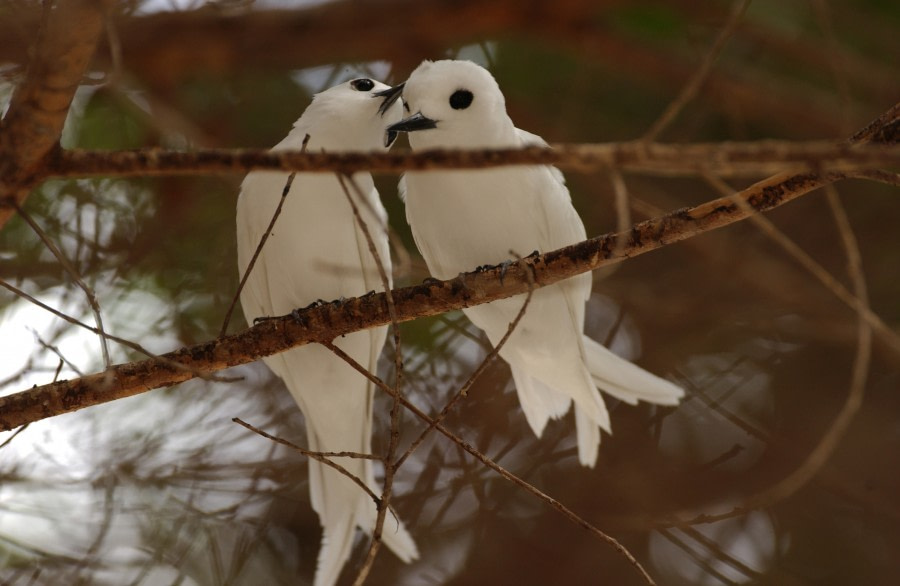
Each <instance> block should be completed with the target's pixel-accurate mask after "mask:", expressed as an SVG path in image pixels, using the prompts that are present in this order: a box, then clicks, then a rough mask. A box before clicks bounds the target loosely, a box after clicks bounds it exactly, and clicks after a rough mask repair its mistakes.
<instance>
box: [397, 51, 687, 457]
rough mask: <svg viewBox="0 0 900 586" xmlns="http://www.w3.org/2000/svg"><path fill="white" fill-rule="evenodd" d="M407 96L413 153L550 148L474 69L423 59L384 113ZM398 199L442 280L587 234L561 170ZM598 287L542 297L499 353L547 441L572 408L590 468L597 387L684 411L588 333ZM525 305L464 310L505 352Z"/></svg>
mask: <svg viewBox="0 0 900 586" xmlns="http://www.w3.org/2000/svg"><path fill="white" fill-rule="evenodd" d="M401 90H402V96H403V100H404V101H405V104H404V105H405V107H406V108H407V110H408V111H409V112H411V113H413V114H412V115H411V116H409V117H408V118H405V119H404V120H402V121H400V122H398V123H396V124H393V125H391V126H388V131H389V132H391V133H395V132H408V133H409V143H410V145H411V146H412V148H413V149H414V150H421V149H432V148H469V149H477V148H509V147H521V146H525V145H541V146H547V143H546V142H545V141H544V140H543V139H541V138H540V137H539V136H535V135H534V134H530V133H528V132H525V131H524V130H520V129H518V128H516V127H515V125H514V124H513V122H512V120H510V118H509V116H508V115H507V113H506V105H505V101H504V98H503V94H502V93H501V91H500V88H499V87H498V85H497V82H496V81H495V80H494V78H493V76H491V74H490V73H489V72H488V71H487V70H486V69H484V68H483V67H481V66H479V65H476V64H474V63H471V62H468V61H449V60H448V61H436V62H431V61H425V62H423V63H422V64H421V65H419V67H418V68H416V70H415V71H413V73H412V75H410V77H409V79H408V80H407V81H406V82H405V84H403V85H402V87H401V86H395V87H394V88H393V90H392V91H391V92H384V94H385V101H384V104H383V107H385V108H388V107H391V106H392V105H393V103H394V101H396V99H397V97H398V94H399V92H400V91H401ZM391 136H392V137H393V136H395V135H393V134H392V135H391ZM400 192H401V195H402V196H403V197H404V198H405V202H406V219H407V221H408V222H409V225H410V227H411V228H412V233H413V237H414V238H415V241H416V245H417V246H418V248H419V251H420V252H421V254H422V256H423V257H424V259H425V262H426V263H427V264H428V269H429V270H430V271H431V274H432V275H434V276H435V277H437V278H439V279H449V278H453V277H455V276H457V275H458V274H459V273H461V272H464V271H469V270H472V269H474V268H475V267H476V266H479V265H484V264H487V263H490V264H498V263H501V262H506V261H509V260H510V256H511V255H510V251H514V253H516V254H519V255H523V256H524V255H527V254H530V253H531V252H532V251H534V250H538V251H540V252H542V253H543V252H547V251H550V250H554V249H556V248H561V247H563V246H567V245H569V244H574V243H576V242H580V241H582V240H585V238H586V233H585V229H584V224H583V223H582V221H581V218H580V217H579V216H578V213H577V212H576V211H575V208H574V207H573V206H572V201H571V198H570V196H569V190H568V189H567V188H566V186H565V180H564V178H563V176H562V173H560V171H559V170H558V169H556V168H555V167H550V166H533V167H521V166H520V167H498V168H490V169H477V170H476V169H469V170H442V171H428V172H407V173H406V174H405V175H404V177H403V179H401V182H400ZM404 194H405V195H404ZM591 284H592V281H591V275H590V273H587V274H583V275H579V276H577V277H573V278H571V279H568V280H566V281H562V282H560V283H557V284H554V285H551V286H549V287H544V288H541V289H536V290H535V291H534V293H533V295H532V299H531V303H530V305H529V307H528V309H527V311H526V313H525V315H524V317H523V318H522V320H521V321H520V322H519V324H518V327H517V328H516V330H515V331H514V332H513V334H512V335H511V336H510V338H509V339H508V340H507V342H506V344H505V345H504V346H503V347H502V348H501V350H500V356H501V357H502V358H503V359H504V360H506V362H507V363H509V366H510V368H511V369H512V376H513V380H514V382H515V385H516V390H517V392H518V395H519V402H520V403H521V405H522V410H523V411H524V412H525V417H526V418H527V420H528V423H529V424H530V426H531V428H532V430H534V433H535V434H536V435H537V436H538V437H540V435H541V433H542V432H543V430H544V427H545V426H546V424H547V421H548V420H549V419H551V418H553V419H557V418H560V417H562V416H563V415H565V414H566V413H567V412H568V411H569V407H570V404H571V403H572V402H573V401H574V403H575V425H576V429H577V436H578V456H579V460H580V462H581V463H582V464H583V465H585V466H593V465H594V464H595V463H596V461H597V455H598V451H599V446H600V429H603V430H604V431H606V432H607V433H611V429H610V422H609V413H608V412H607V410H606V406H605V404H604V402H603V398H602V397H601V395H600V393H599V392H598V390H597V389H598V388H599V389H601V390H603V391H605V392H606V393H609V394H610V395H612V396H613V397H616V398H618V399H620V400H622V401H625V402H626V403H630V404H635V403H637V401H638V400H642V401H647V402H650V403H656V404H659V405H676V404H677V403H678V401H679V399H680V398H681V397H682V395H683V394H684V391H683V390H682V389H681V388H679V387H678V386H676V385H674V384H672V383H671V382H669V381H667V380H664V379H662V378H660V377H658V376H656V375H653V374H651V373H649V372H647V371H645V370H643V369H641V368H640V367H638V366H635V365H634V364H632V363H631V362H628V361H627V360H625V359H623V358H620V357H618V356H616V355H615V354H613V353H612V352H610V351H609V350H608V349H606V348H605V347H604V346H603V345H601V344H600V343H598V342H596V341H594V340H593V339H591V338H589V337H587V336H585V335H584V334H583V331H584V311H585V302H586V301H587V299H588V297H589V296H590V292H591ZM523 300H524V296H521V295H520V296H516V297H512V298H509V299H504V300H500V301H494V302H492V303H489V304H486V305H479V306H476V307H470V308H468V309H464V310H463V312H464V313H465V314H466V316H467V317H468V318H469V319H470V320H471V321H472V322H473V323H474V324H475V325H476V326H478V327H479V328H481V329H482V330H484V332H485V333H486V334H487V336H488V338H489V339H490V341H491V343H493V344H495V345H496V344H497V343H498V342H499V341H500V339H501V338H502V337H503V336H504V334H505V333H506V332H507V330H508V328H509V324H510V323H511V322H512V321H513V319H514V318H515V316H516V315H517V314H518V313H519V310H520V309H521V307H522V303H523Z"/></svg>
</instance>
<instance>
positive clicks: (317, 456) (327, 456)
mask: <svg viewBox="0 0 900 586" xmlns="http://www.w3.org/2000/svg"><path fill="white" fill-rule="evenodd" d="M231 420H232V421H234V422H235V423H237V424H238V425H241V426H243V427H245V428H247V429H249V430H250V431H252V432H253V433H255V434H257V435H261V436H262V437H264V438H266V439H267V440H271V441H273V442H275V443H277V444H281V445H283V446H285V447H288V448H290V449H292V450H294V451H295V452H298V453H300V454H303V455H304V456H306V457H307V458H310V459H312V460H315V461H316V462H321V463H322V464H325V465H326V466H329V467H331V468H333V469H335V470H337V471H338V472H339V473H341V474H343V475H344V476H346V477H347V478H349V479H350V480H352V481H353V482H354V483H356V485H357V486H359V487H360V488H362V489H363V491H364V492H365V493H366V494H367V495H369V497H370V498H371V499H372V500H373V501H374V502H375V504H376V505H377V504H378V503H379V502H381V501H380V499H379V498H378V495H376V494H375V493H374V492H372V489H371V488H369V487H368V486H366V483H365V482H364V481H363V480H362V479H361V478H358V477H357V476H356V475H355V474H353V473H351V472H350V471H349V470H347V469H346V468H344V467H343V466H341V465H340V464H338V463H337V462H334V461H333V460H331V458H363V459H367V460H368V459H378V458H377V456H372V455H370V454H357V453H356V452H313V451H310V450H307V449H304V448H301V447H300V446H298V445H297V444H295V443H292V442H289V441H288V440H286V439H283V438H280V437H277V436H274V435H271V434H268V433H266V432H264V431H263V430H261V429H259V428H258V427H255V426H253V425H250V424H249V423H247V422H246V421H244V420H243V419H241V418H239V417H232V419H231Z"/></svg>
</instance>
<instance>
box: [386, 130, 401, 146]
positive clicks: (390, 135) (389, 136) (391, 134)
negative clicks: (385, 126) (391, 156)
mask: <svg viewBox="0 0 900 586" xmlns="http://www.w3.org/2000/svg"><path fill="white" fill-rule="evenodd" d="M399 135H400V133H399V132H397V131H396V130H385V131H384V148H386V149H389V148H391V145H392V144H394V141H395V140H397V136H399Z"/></svg>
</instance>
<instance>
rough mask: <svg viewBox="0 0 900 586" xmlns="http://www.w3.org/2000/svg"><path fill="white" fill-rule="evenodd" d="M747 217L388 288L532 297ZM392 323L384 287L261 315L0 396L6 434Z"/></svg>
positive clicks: (763, 201)
mask: <svg viewBox="0 0 900 586" xmlns="http://www.w3.org/2000/svg"><path fill="white" fill-rule="evenodd" d="M840 178H841V176H840V175H836V174H831V175H823V176H820V175H817V174H815V173H804V174H799V175H790V174H782V175H779V176H776V177H773V178H770V179H767V180H765V181H761V182H759V183H756V184H754V185H753V186H751V187H749V188H748V189H746V190H744V191H742V192H741V193H740V194H738V196H739V197H740V198H741V199H742V200H744V201H746V202H747V204H748V205H749V206H750V209H752V210H754V211H756V212H764V211H767V210H770V209H773V208H775V207H777V206H780V205H782V204H784V203H786V202H788V201H791V200H793V199H796V198H798V197H800V196H801V195H803V194H805V193H808V192H809V191H812V190H813V189H816V188H818V187H820V186H822V185H824V184H826V183H828V182H831V181H834V180H837V179H840ZM749 215H750V213H749V211H747V208H746V207H745V206H740V205H738V204H737V203H735V201H734V199H733V196H729V197H723V198H719V199H716V200H713V201H710V202H707V203H704V204H701V205H699V206H696V207H693V208H687V209H682V210H677V211H675V212H672V213H670V214H667V215H665V216H662V217H660V218H656V219H651V220H646V221H643V222H639V223H638V224H635V225H634V226H633V227H632V229H631V230H629V231H627V232H622V233H618V234H605V235H603V236H598V237H596V238H592V239H590V240H586V241H584V242H581V243H579V244H575V245H572V246H568V247H566V248H562V249H559V250H555V251H552V252H548V253H545V254H542V255H534V254H533V255H530V256H528V257H526V258H525V259H523V262H520V263H516V264H513V265H511V266H509V267H499V266H496V267H491V268H487V269H483V270H476V271H474V272H470V273H464V274H462V275H460V276H459V277H457V278H455V279H450V280H447V281H429V282H426V283H424V284H422V285H417V286H414V287H405V288H402V289H396V290H394V291H393V292H392V296H393V300H394V306H395V311H396V319H397V321H398V322H405V321H410V320H412V319H416V318H419V317H425V316H430V315H436V314H440V313H445V312H447V311H451V310H454V309H461V308H464V307H471V306H474V305H480V304H482V303H488V302H490V301H495V300H497V299H503V298H506V297H511V296H513V295H518V294H521V293H526V292H527V291H528V290H529V288H530V287H532V286H535V287H543V286H546V285H550V284H552V283H556V282H558V281H561V280H564V279H567V278H570V277H573V276H575V275H577V274H580V273H584V272H587V271H589V270H593V269H597V268H600V267H603V266H606V265H608V264H612V263H614V262H618V261H620V260H623V259H625V258H630V257H633V256H637V255H639V254H644V253H646V252H649V251H651V250H656V249H657V248H661V247H662V246H665V245H667V244H672V243H675V242H679V241H681V240H684V239H686V238H690V237H692V236H696V235H698V234H702V233H704V232H707V231H709V230H713V229H716V228H721V227H723V226H727V225H728V224H732V223H734V222H737V221H739V220H742V219H745V218H746V217H748V216H749ZM623 241H624V243H623ZM529 272H530V273H532V274H529ZM390 322H391V316H390V313H389V311H388V302H387V296H386V294H385V293H379V294H369V295H364V296H362V297H355V298H352V299H347V300H344V301H343V302H340V301H334V302H331V303H328V304H325V305H320V306H311V307H308V308H306V309H303V310H300V311H297V312H295V314H293V315H286V316H281V317H275V318H271V319H268V320H265V321H263V322H261V323H259V324H257V325H255V326H253V327H252V328H249V329H248V330H245V331H243V332H241V333H239V334H235V335H230V336H226V337H223V338H219V339H216V340H212V341H209V342H205V343H202V344H198V345H195V346H191V347H187V348H182V349H179V350H176V351H174V352H170V353H168V354H164V355H162V356H161V359H162V360H159V359H149V360H143V361H139V362H131V363H127V364H120V365H116V366H114V367H112V368H110V369H109V370H107V371H106V372H101V373H96V374H91V375H88V376H84V377H81V378H77V379H74V380H66V381H58V382H55V383H51V384H47V385H43V386H40V387H34V388H32V389H29V390H27V391H23V392H20V393H16V394H13V395H9V396H7V397H2V398H0V431H6V430H10V429H14V428H16V427H18V426H20V425H24V424H26V423H30V422H33V421H38V420H40V419H44V418H47V417H52V416H54V415H59V414H62V413H67V412H70V411H75V410H78V409H82V408H84V407H89V406H92V405H96V404H99V403H104V402H107V401H112V400H115V399H119V398H123V397H128V396H132V395H136V394H138V393H142V392H145V391H149V390H151V389H154V388H159V387H165V386H171V385H173V384H177V383H180V382H183V381H186V380H189V379H191V378H194V377H195V376H197V374H198V373H210V372H215V371H218V370H222V369H225V368H228V367H231V366H236V365H239V364H246V363H248V362H253V361H255V360H257V359H259V358H261V357H263V356H267V355H270V354H275V353H278V352H282V351H284V350H287V349H288V348H291V347H293V346H299V345H303V344H309V343H315V342H330V341H331V340H333V339H334V338H336V337H338V336H341V335H344V334H348V333H350V332H354V331H358V330H362V329H366V328H370V327H374V326H378V325H384V324H388V323H390ZM177 364H180V365H183V368H179V367H177V366H176V365H177Z"/></svg>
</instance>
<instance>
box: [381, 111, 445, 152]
mask: <svg viewBox="0 0 900 586" xmlns="http://www.w3.org/2000/svg"><path fill="white" fill-rule="evenodd" d="M437 123H438V121H437V120H432V119H431V118H427V117H426V116H425V115H424V114H422V113H421V112H416V113H415V114H413V115H412V116H410V117H408V118H404V119H403V120H401V121H400V122H397V123H395V124H391V125H390V126H388V127H387V128H386V129H385V131H384V132H385V135H384V142H385V146H390V145H391V144H392V143H393V142H394V141H395V140H396V139H397V133H398V132H415V131H417V130H430V129H432V128H437Z"/></svg>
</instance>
